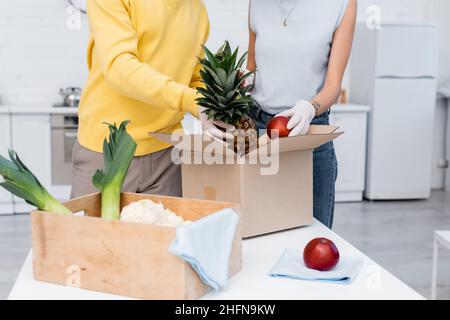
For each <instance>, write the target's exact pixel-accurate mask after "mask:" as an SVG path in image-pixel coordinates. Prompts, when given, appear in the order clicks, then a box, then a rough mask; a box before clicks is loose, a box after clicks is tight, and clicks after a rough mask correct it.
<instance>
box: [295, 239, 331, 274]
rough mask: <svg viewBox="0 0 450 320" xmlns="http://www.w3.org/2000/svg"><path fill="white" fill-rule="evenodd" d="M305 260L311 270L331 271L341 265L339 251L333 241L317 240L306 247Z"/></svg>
mask: <svg viewBox="0 0 450 320" xmlns="http://www.w3.org/2000/svg"><path fill="white" fill-rule="evenodd" d="M303 260H304V261H305V265H306V266H307V267H308V268H310V269H314V270H318V271H330V270H332V269H333V268H334V267H336V266H337V264H338V263H339V250H338V249H337V247H336V245H335V244H334V243H333V242H332V241H331V240H328V239H325V238H317V239H314V240H312V241H311V242H310V243H308V245H307V246H306V248H305V250H304V252H303Z"/></svg>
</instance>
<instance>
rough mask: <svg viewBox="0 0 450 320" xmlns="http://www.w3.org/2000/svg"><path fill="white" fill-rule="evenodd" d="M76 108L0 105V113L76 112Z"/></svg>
mask: <svg viewBox="0 0 450 320" xmlns="http://www.w3.org/2000/svg"><path fill="white" fill-rule="evenodd" d="M77 113H78V108H69V107H52V106H49V107H30V106H0V114H77Z"/></svg>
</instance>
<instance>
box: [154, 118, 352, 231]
mask: <svg viewBox="0 0 450 320" xmlns="http://www.w3.org/2000/svg"><path fill="white" fill-rule="evenodd" d="M342 134H343V132H342V131H340V130H339V128H338V127H335V126H311V129H310V131H309V133H308V134H307V135H303V136H297V137H289V138H281V139H274V140H270V139H269V138H268V137H267V135H264V136H263V137H261V138H260V139H259V144H258V145H259V147H258V148H256V149H254V150H252V151H251V152H250V153H249V154H248V155H246V156H243V157H239V156H238V155H236V154H235V153H234V152H233V151H232V150H230V148H228V146H227V145H226V143H224V142H222V141H218V140H215V139H211V138H208V137H207V136H206V135H201V134H200V135H169V134H161V133H150V135H152V136H154V137H156V138H158V139H160V140H162V141H165V142H167V143H169V144H172V145H174V146H175V148H176V149H175V151H176V152H178V151H179V160H180V162H181V163H182V170H183V196H185V197H188V198H197V199H207V200H220V201H230V202H235V203H240V205H241V206H240V209H241V219H242V223H243V237H244V238H249V237H253V236H258V235H263V234H267V233H272V232H276V231H282V230H287V229H292V228H296V227H301V226H305V225H310V224H311V223H312V221H313V150H314V149H315V148H317V147H320V146H321V145H323V144H325V143H327V142H330V141H332V140H333V139H336V138H337V137H339V136H340V135H342ZM217 160H220V161H217Z"/></svg>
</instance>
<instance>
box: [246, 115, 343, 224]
mask: <svg viewBox="0 0 450 320" xmlns="http://www.w3.org/2000/svg"><path fill="white" fill-rule="evenodd" d="M252 117H253V118H254V119H255V121H256V123H257V128H258V131H259V130H265V129H266V128H267V124H268V123H269V121H270V120H272V118H273V115H270V114H268V113H263V112H259V110H258V109H256V108H253V109H252ZM311 124H314V125H329V124H330V123H329V115H328V113H324V114H322V115H321V116H319V117H316V118H315V119H314V120H313V121H312V123H311ZM313 159H314V160H313V191H314V193H313V194H314V209H313V211H314V218H316V219H317V220H319V221H320V222H321V223H322V224H324V225H325V226H327V227H328V228H330V229H331V228H332V227H333V218H334V201H335V195H336V191H335V190H336V189H335V185H336V180H337V176H338V161H337V158H336V152H335V151H334V145H333V142H332V141H331V142H328V143H326V144H324V145H322V146H320V147H319V148H317V149H315V150H314V155H313Z"/></svg>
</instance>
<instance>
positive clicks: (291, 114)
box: [276, 100, 316, 137]
mask: <svg viewBox="0 0 450 320" xmlns="http://www.w3.org/2000/svg"><path fill="white" fill-rule="evenodd" d="M281 116H283V117H287V118H290V120H289V123H288V125H287V128H288V129H289V130H292V131H291V133H290V134H289V137H294V136H298V135H304V134H306V133H308V131H309V128H310V125H311V121H312V120H313V119H314V117H315V116H316V109H315V108H314V106H313V105H312V103H311V102H309V101H305V100H303V101H299V102H297V104H296V105H295V107H293V108H291V109H289V110H287V111H284V112H282V113H280V114H278V115H276V117H281Z"/></svg>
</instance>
